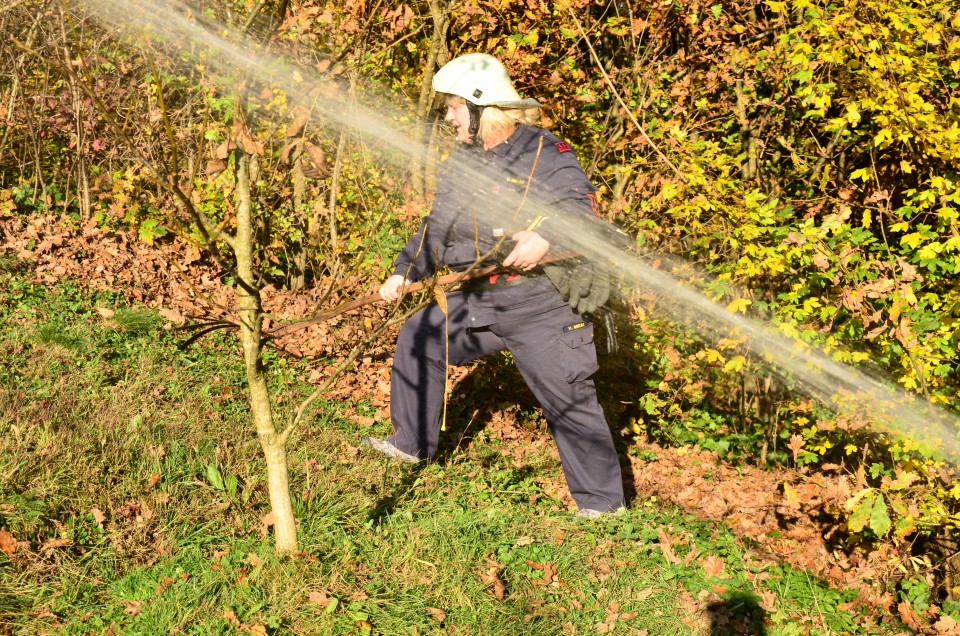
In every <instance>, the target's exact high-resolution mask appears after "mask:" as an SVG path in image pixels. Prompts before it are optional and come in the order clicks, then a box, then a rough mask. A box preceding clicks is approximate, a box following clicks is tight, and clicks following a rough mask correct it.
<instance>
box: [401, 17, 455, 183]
mask: <svg viewBox="0 0 960 636" xmlns="http://www.w3.org/2000/svg"><path fill="white" fill-rule="evenodd" d="M430 15H431V17H432V19H433V39H432V40H431V41H430V50H429V51H428V52H427V63H426V66H425V68H424V69H423V81H422V82H421V83H420V99H419V100H418V101H417V121H418V122H419V125H418V126H417V128H416V129H415V131H414V137H413V141H414V144H415V151H414V153H413V155H412V157H411V161H410V185H411V186H412V187H413V190H414V192H416V193H418V194H423V193H424V192H425V191H426V189H427V188H428V187H429V185H430V181H431V179H430V175H428V174H427V172H428V170H427V168H426V166H428V165H431V164H430V163H429V161H428V157H427V152H426V148H427V140H428V138H429V137H431V136H432V132H433V131H432V128H433V123H434V122H433V121H432V119H431V118H430V117H429V114H430V108H431V106H432V95H433V88H432V84H433V75H434V71H435V69H436V68H437V66H438V65H441V64H445V63H446V62H447V57H448V54H447V31H448V29H449V28H450V15H449V9H448V7H447V5H446V4H445V3H442V2H441V1H440V0H430Z"/></svg>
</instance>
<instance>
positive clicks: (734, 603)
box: [705, 592, 767, 636]
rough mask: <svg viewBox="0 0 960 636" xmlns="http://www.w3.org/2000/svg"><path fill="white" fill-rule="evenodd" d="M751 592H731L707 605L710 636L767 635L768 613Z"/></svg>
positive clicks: (706, 611) (706, 612)
mask: <svg viewBox="0 0 960 636" xmlns="http://www.w3.org/2000/svg"><path fill="white" fill-rule="evenodd" d="M759 601H760V599H759V598H758V597H757V596H754V595H753V594H750V593H749V592H730V593H728V594H727V595H726V596H725V598H723V599H722V600H719V601H716V602H714V603H711V604H710V605H708V606H707V609H706V610H705V614H706V616H707V618H708V619H710V636H767V628H766V619H767V613H766V612H765V611H764V610H763V608H761V607H760V603H759Z"/></svg>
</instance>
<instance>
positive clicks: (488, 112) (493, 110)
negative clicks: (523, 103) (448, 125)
mask: <svg viewBox="0 0 960 636" xmlns="http://www.w3.org/2000/svg"><path fill="white" fill-rule="evenodd" d="M446 99H448V100H449V101H452V102H455V103H459V104H466V103H467V100H465V99H464V98H462V97H460V96H459V95H450V94H448V95H446ZM539 123H540V107H539V106H535V107H534V108H500V107H499V106H486V107H484V109H483V112H482V113H481V114H480V125H479V126H478V127H477V141H480V142H482V141H483V140H484V139H492V138H494V137H497V136H498V135H504V136H505V137H509V136H510V135H511V134H512V133H513V130H514V129H515V128H516V127H517V126H519V125H520V124H527V125H528V126H536V125H537V124H539Z"/></svg>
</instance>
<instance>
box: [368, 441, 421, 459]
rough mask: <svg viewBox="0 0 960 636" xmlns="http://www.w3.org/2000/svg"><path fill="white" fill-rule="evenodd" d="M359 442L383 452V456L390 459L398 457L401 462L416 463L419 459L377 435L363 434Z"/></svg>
mask: <svg viewBox="0 0 960 636" xmlns="http://www.w3.org/2000/svg"><path fill="white" fill-rule="evenodd" d="M360 443H361V444H366V445H367V446H369V447H370V448H372V449H373V450H375V451H379V452H381V453H383V454H384V455H385V456H387V457H389V458H390V459H398V460H400V461H402V462H406V463H408V464H416V463H418V462H420V461H421V459H420V458H419V457H417V456H416V455H411V454H410V453H404V452H403V451H402V450H400V449H399V448H397V447H396V446H394V445H393V444H391V443H390V442H388V441H387V440H385V439H379V438H377V437H369V436H367V435H364V436H363V437H361V438H360Z"/></svg>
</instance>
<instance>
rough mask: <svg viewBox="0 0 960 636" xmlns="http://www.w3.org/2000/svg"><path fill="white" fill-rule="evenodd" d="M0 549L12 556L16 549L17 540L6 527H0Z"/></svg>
mask: <svg viewBox="0 0 960 636" xmlns="http://www.w3.org/2000/svg"><path fill="white" fill-rule="evenodd" d="M0 551H2V552H3V553H4V554H6V555H7V556H8V557H12V556H13V555H14V553H15V552H16V551H17V540H16V539H14V538H13V535H12V534H10V532H9V531H8V530H7V529H6V528H0Z"/></svg>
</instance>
